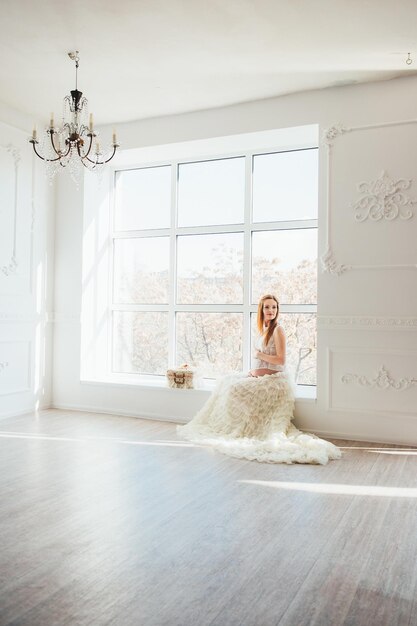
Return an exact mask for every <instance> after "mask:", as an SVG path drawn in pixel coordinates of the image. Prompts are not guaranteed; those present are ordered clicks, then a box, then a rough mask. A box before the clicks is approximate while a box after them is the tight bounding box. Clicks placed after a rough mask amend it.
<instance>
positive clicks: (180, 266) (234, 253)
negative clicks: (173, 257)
mask: <svg viewBox="0 0 417 626" xmlns="http://www.w3.org/2000/svg"><path fill="white" fill-rule="evenodd" d="M177 242H178V254H177V302H178V303H179V304H239V303H242V301H243V233H225V234H221V235H185V236H182V237H178V239H177Z"/></svg>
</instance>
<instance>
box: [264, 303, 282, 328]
mask: <svg viewBox="0 0 417 626" xmlns="http://www.w3.org/2000/svg"><path fill="white" fill-rule="evenodd" d="M263 312H264V321H265V324H269V322H271V321H272V320H274V319H275V318H276V316H277V313H278V305H277V303H276V302H275V300H273V299H272V298H268V299H267V300H265V301H264V303H263Z"/></svg>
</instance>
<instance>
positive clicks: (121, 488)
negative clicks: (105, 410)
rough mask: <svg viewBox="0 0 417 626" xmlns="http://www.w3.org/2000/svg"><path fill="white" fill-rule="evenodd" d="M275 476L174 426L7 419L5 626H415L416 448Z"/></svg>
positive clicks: (1, 460)
mask: <svg viewBox="0 0 417 626" xmlns="http://www.w3.org/2000/svg"><path fill="white" fill-rule="evenodd" d="M335 443H338V444H339V445H341V446H342V448H343V452H344V454H343V458H342V460H341V461H332V462H330V463H329V464H328V465H327V466H324V467H322V466H311V465H310V466H307V465H265V464H259V463H256V462H250V461H242V460H237V459H233V458H229V457H226V456H223V455H221V454H219V453H216V452H213V451H212V450H210V449H207V448H201V447H196V446H193V445H191V444H189V443H185V442H181V441H180V440H178V438H177V436H176V432H175V425H174V424H170V423H163V422H152V421H146V420H143V421H142V420H138V419H135V418H126V417H114V416H108V415H96V414H87V413H77V412H69V411H52V410H51V411H44V412H42V413H41V414H40V415H39V416H34V415H27V416H22V417H16V418H12V419H3V420H1V421H0V539H1V545H0V624H1V626H4V625H6V624H7V625H12V624H13V625H15V626H17V625H19V626H20V625H21V626H23V625H25V626H26V625H27V626H38V625H39V626H63V625H71V626H73V625H77V626H78V625H83V626H84V625H88V626H99V625H102V624H114V625H120V626H130V625H132V626H142V625H144V626H156V625H157V626H163V625H166V626H179V625H181V626H209V625H210V626H238V625H239V626H241V625H244V626H269V625H278V624H279V626H306V625H313V624H314V625H317V626H338V625H339V624H344V625H346V626H348V625H349V626H354V625H355V626H356V625H361V626H362V625H364V626H395V625H401V626H405V625H407V626H414V625H417V558H416V557H417V472H416V470H417V449H415V448H414V449H413V448H401V447H399V446H388V445H378V444H371V445H368V444H364V443H354V442H348V441H337V442H335Z"/></svg>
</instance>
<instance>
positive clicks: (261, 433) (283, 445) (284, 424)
mask: <svg viewBox="0 0 417 626" xmlns="http://www.w3.org/2000/svg"><path fill="white" fill-rule="evenodd" d="M259 341H262V337H260V339H259ZM259 347H260V344H259ZM262 352H264V353H268V354H274V353H275V344H274V339H273V337H271V340H270V341H269V343H268V346H267V347H264V346H263V347H262ZM255 367H257V368H259V367H268V368H270V369H272V368H274V369H276V370H277V371H276V373H275V374H267V375H265V376H261V377H259V378H252V377H248V376H246V375H244V374H237V375H233V376H228V377H226V378H224V379H222V380H221V381H220V382H219V383H218V385H217V387H216V389H215V390H214V391H213V393H212V395H211V396H210V398H209V399H208V400H207V402H206V404H205V405H204V406H203V408H202V409H201V410H200V411H199V412H198V413H197V415H196V416H195V417H194V418H193V419H192V420H191V421H190V422H189V423H188V424H186V425H185V426H178V428H177V430H178V434H179V435H180V436H181V437H183V438H184V439H187V440H188V441H192V442H194V443H198V444H203V445H209V446H211V447H213V448H215V449H216V450H218V451H219V452H223V453H224V454H228V455H230V456H233V457H237V458H241V459H248V460H250V461H260V462H264V463H316V464H320V465H325V464H326V463H327V462H328V461H329V460H330V459H339V458H340V457H341V452H340V450H339V449H338V448H337V447H336V446H335V445H333V444H332V443H330V442H329V441H325V440H324V439H320V438H319V437H317V436H316V435H313V434H307V433H303V432H301V431H300V430H297V428H295V426H294V425H293V424H292V423H291V420H292V419H293V414H294V395H293V392H292V389H291V385H290V383H289V380H288V376H287V374H286V372H285V369H283V368H282V366H279V365H278V366H271V364H268V363H266V362H260V361H257V363H256V364H255Z"/></svg>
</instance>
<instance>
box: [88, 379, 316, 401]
mask: <svg viewBox="0 0 417 626" xmlns="http://www.w3.org/2000/svg"><path fill="white" fill-rule="evenodd" d="M216 382H217V381H216V380H214V379H212V378H205V379H203V381H200V382H199V384H198V387H196V388H194V389H172V388H171V387H168V384H167V382H166V380H165V379H164V377H163V376H146V377H145V376H144V377H142V378H141V379H140V380H138V379H137V377H136V376H135V379H134V380H133V379H132V378H130V377H129V376H127V377H123V376H117V378H116V377H114V378H111V379H110V378H108V379H107V380H106V379H104V378H103V379H97V380H94V379H84V380H80V383H81V384H82V385H106V386H109V387H124V388H126V387H130V388H131V389H134V388H136V389H138V390H159V391H162V392H168V393H186V394H201V393H204V394H207V393H210V392H211V391H213V389H214V388H215V386H216ZM295 399H296V400H303V401H304V400H311V401H314V402H315V401H316V399H317V387H314V386H312V385H308V386H307V385H296V389H295Z"/></svg>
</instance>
